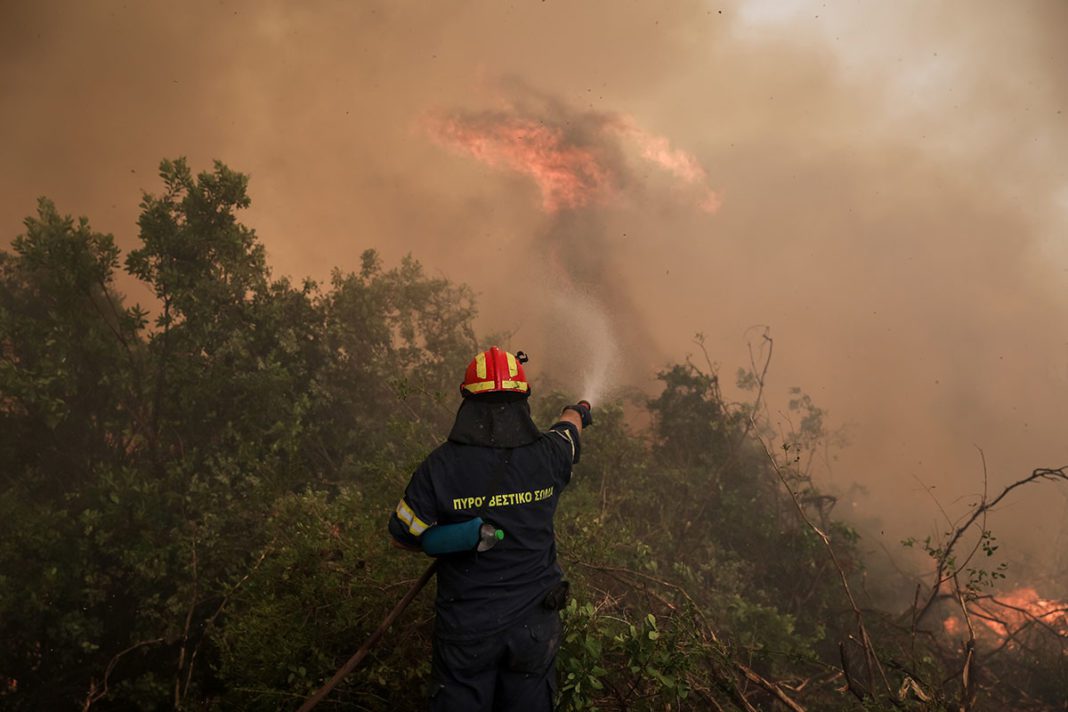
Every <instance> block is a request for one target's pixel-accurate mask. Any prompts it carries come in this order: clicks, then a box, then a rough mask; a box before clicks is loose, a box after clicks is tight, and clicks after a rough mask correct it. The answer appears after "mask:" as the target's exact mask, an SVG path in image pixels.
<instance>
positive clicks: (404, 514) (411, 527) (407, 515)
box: [397, 499, 427, 536]
mask: <svg viewBox="0 0 1068 712" xmlns="http://www.w3.org/2000/svg"><path fill="white" fill-rule="evenodd" d="M397 518H398V519H400V520H401V521H402V522H404V523H405V524H407V525H408V531H409V532H411V533H412V534H413V535H414V536H419V535H420V534H422V533H423V532H425V531H426V530H427V523H426V522H424V521H423V520H422V519H420V518H419V517H417V516H415V512H413V511H412V508H411V507H409V506H408V503H407V502H405V501H404V500H403V499H402V500H401V501H400V503H399V504H397Z"/></svg>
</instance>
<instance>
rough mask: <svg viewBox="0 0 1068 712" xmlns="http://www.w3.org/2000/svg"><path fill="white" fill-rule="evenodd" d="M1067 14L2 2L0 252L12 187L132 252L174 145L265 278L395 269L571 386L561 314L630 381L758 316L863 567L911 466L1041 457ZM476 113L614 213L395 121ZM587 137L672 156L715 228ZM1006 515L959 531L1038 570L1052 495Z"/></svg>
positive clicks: (763, 7)
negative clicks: (465, 303)
mask: <svg viewBox="0 0 1068 712" xmlns="http://www.w3.org/2000/svg"><path fill="white" fill-rule="evenodd" d="M817 5H818V9H817ZM1066 23H1068V6H1066V5H1065V4H1064V3H1061V2H1058V1H1057V0H1048V1H1047V2H1035V3H1029V4H1027V6H1026V7H1021V6H1017V5H1014V4H1004V3H995V2H982V3H974V2H963V1H962V2H954V3H942V4H938V5H930V4H922V5H921V4H913V5H901V4H886V3H878V2H868V3H857V4H851V5H850V7H849V8H848V9H846V8H835V7H826V8H825V7H823V5H822V4H805V3H800V2H797V3H794V2H780V1H775V2H773V1H771V0H754V1H752V2H745V3H732V2H725V3H712V2H701V3H699V2H685V3H669V4H668V3H633V4H631V3H627V4H624V3H618V2H604V3H596V2H591V3H582V4H576V3H557V2H544V3H515V4H510V5H509V4H504V3H493V2H467V3H450V4H439V3H435V4H428V3H414V2H413V3H403V2H389V3H385V2H383V3H377V4H376V3H332V2H331V3H328V2H309V3H301V4H294V3H283V2H252V1H251V0H241V1H238V2H233V1H230V0H227V1H225V2H194V3H181V4H177V5H176V4H162V3H126V4H125V5H124V4H122V3H120V2H104V1H101V2H91V3H60V2H33V3H30V2H6V3H3V4H0V68H2V72H0V96H2V97H3V106H4V111H3V112H2V113H0V134H2V135H3V137H4V140H3V144H2V146H3V147H2V149H0V194H2V195H3V196H4V200H3V201H2V203H0V234H2V235H3V238H4V239H10V238H11V237H13V236H14V235H15V234H16V233H18V232H19V231H20V228H21V226H20V220H21V218H22V217H24V216H25V215H26V214H28V213H29V212H31V211H32V209H33V205H34V202H33V201H34V199H35V198H36V197H37V196H38V195H42V194H44V195H48V196H50V197H52V198H54V199H55V200H56V201H57V203H58V204H59V207H60V209H61V210H63V211H66V212H73V213H77V214H86V215H88V216H89V217H90V219H91V220H92V222H93V224H94V226H95V227H96V228H97V229H102V230H106V231H111V232H113V233H114V234H115V235H116V238H117V239H118V241H119V243H120V245H123V246H124V247H129V246H131V245H132V244H133V243H134V240H135V237H136V227H135V219H136V213H137V205H136V203H137V196H138V191H139V190H148V191H155V190H158V183H157V181H156V180H155V177H154V176H155V167H156V164H157V163H158V161H159V159H160V158H162V157H171V156H176V155H183V154H184V155H187V156H188V157H189V158H190V160H191V162H192V163H193V164H194V165H196V166H205V167H206V166H208V165H209V161H210V160H211V159H213V158H218V159H221V160H223V161H225V162H227V163H228V164H230V165H231V166H232V167H234V168H237V169H239V170H242V171H246V172H249V173H251V174H252V196H253V201H254V207H253V209H252V210H251V211H250V214H249V216H248V220H249V222H250V223H251V224H253V225H254V226H255V227H256V228H257V230H258V232H259V234H260V236H261V238H262V240H263V241H264V243H265V244H266V246H267V248H268V251H269V254H270V257H271V261H272V264H274V265H275V268H276V271H278V272H280V273H286V274H292V275H297V276H301V275H305V274H310V275H312V276H315V277H320V278H321V277H325V276H326V275H327V274H328V272H329V270H330V268H331V267H333V266H335V265H337V266H340V267H342V268H346V267H355V266H356V265H357V264H358V261H357V256H358V254H359V252H360V251H361V250H363V249H365V248H367V247H376V248H378V249H379V250H380V251H381V252H382V253H383V255H384V257H385V258H386V259H387V260H395V259H397V258H399V257H400V256H401V255H403V254H405V253H407V252H412V253H413V254H415V256H417V257H418V258H419V259H421V260H422V261H423V262H424V264H425V265H426V266H427V267H428V268H429V269H430V270H431V271H432V272H435V273H442V274H444V275H446V276H448V277H450V278H453V279H455V280H458V281H465V282H468V283H470V284H471V285H473V286H474V288H475V289H476V290H477V291H478V292H479V293H480V295H481V305H482V312H483V316H482V329H483V331H484V332H491V331H511V332H513V336H512V340H511V342H510V345H511V346H512V347H513V348H526V350H528V351H531V352H532V353H533V354H534V355H535V360H534V361H533V362H532V364H531V366H532V370H535V371H536V370H538V368H543V369H548V368H550V367H551V368H552V374H551V375H552V376H553V378H554V379H555V380H557V381H558V382H560V383H563V384H564V385H567V386H569V387H574V388H576V389H577V388H578V387H579V386H581V382H582V378H581V377H579V376H577V377H576V378H573V379H570V380H569V377H568V375H567V371H566V370H565V369H564V366H565V364H566V365H568V367H569V368H570V369H572V370H574V371H576V372H577V371H580V370H581V368H582V367H581V366H580V365H576V364H583V360H584V358H587V357H588V355H589V354H590V353H591V351H590V348H592V347H590V346H587V345H586V344H584V342H583V340H584V338H587V339H588V338H590V333H591V330H590V329H589V328H584V326H583V321H584V320H585V321H586V322H590V321H594V322H595V321H597V320H598V319H602V320H603V321H604V322H605V323H608V324H609V325H610V327H611V328H610V333H608V334H607V335H606V336H604V338H601V339H599V341H600V342H601V345H602V346H603V345H604V343H613V342H614V344H615V347H616V349H617V353H619V360H618V362H617V364H616V366H617V369H618V373H619V374H621V376H620V377H622V375H628V376H629V377H630V378H631V379H636V380H638V381H639V382H638V384H637V385H639V386H642V387H652V386H653V383H652V379H651V374H652V373H653V371H654V370H655V368H656V367H658V366H662V365H664V364H665V363H666V362H667V361H668V360H669V359H678V358H680V357H682V356H684V355H685V354H686V353H688V352H691V351H693V350H694V347H693V345H692V343H691V341H690V340H691V338H692V335H693V334H694V333H695V332H698V331H700V332H703V333H704V334H705V335H706V336H707V337H708V343H709V346H710V350H711V353H712V355H713V357H714V358H715V359H717V360H718V361H719V362H720V363H721V364H722V368H723V374H724V376H725V378H724V380H729V376H730V374H731V373H732V372H733V370H734V368H736V367H737V366H738V365H742V364H745V363H746V361H747V356H746V347H745V338H746V337H745V334H746V333H747V330H748V329H749V328H750V327H751V326H752V325H754V324H768V325H770V326H771V329H772V332H771V333H772V335H773V337H774V338H775V340H776V342H775V344H776V346H775V351H776V360H775V363H774V364H773V365H772V369H771V377H772V380H771V382H770V384H769V394H770V396H771V397H772V402H773V403H782V402H783V401H784V400H785V393H786V390H787V388H788V387H789V386H793V385H800V386H802V387H803V388H804V389H805V390H806V391H808V392H809V393H811V394H812V395H813V397H814V398H815V400H816V401H817V403H819V404H821V405H822V406H824V407H826V408H827V409H828V410H829V412H830V419H831V424H832V425H833V424H842V425H847V426H848V429H849V432H850V438H851V441H852V445H851V446H850V447H849V448H848V449H847V450H845V451H844V452H842V453H841V455H840V457H839V459H838V460H837V461H835V462H833V463H831V466H830V467H829V468H827V470H826V471H825V472H823V473H822V474H821V475H820V477H821V478H822V481H823V483H824V484H825V485H827V486H830V487H834V488H837V490H838V491H841V492H849V491H850V488H851V487H852V485H854V484H856V483H859V484H860V485H862V486H863V487H864V488H865V489H866V490H867V492H868V494H867V495H861V494H857V495H856V497H847V498H845V500H844V501H843V504H842V505H841V506H842V508H843V509H846V508H849V507H853V511H854V516H856V517H857V518H858V519H860V520H864V521H869V522H874V529H875V532H874V534H875V535H876V536H877V535H878V531H879V530H885V531H886V535H885V539H886V542H887V545H888V546H889V547H891V548H894V547H895V546H896V545H895V544H894V542H895V541H896V539H897V538H899V537H900V536H904V535H908V534H918V535H921V536H922V535H923V534H925V533H927V532H928V531H931V530H937V528H938V527H940V526H944V524H938V520H939V517H940V515H939V514H938V511H937V508H936V507H935V506H934V505H933V504H932V503H931V500H930V498H929V496H928V494H927V493H925V492H924V489H923V487H921V485H920V482H923V483H925V484H927V485H929V486H931V487H933V488H934V489H933V490H932V492H933V494H934V495H935V497H937V498H938V499H939V501H940V502H941V503H942V505H943V506H945V507H946V508H947V509H949V510H950V511H960V508H961V507H963V506H965V505H966V504H967V503H968V502H971V501H974V493H976V492H979V491H981V488H982V468H981V460H980V457H979V454H978V451H977V449H976V447H977V446H978V447H981V448H982V449H983V452H984V453H985V456H986V462H987V467H988V471H989V486H990V488H991V489H992V490H994V489H998V488H999V487H1000V486H1002V485H1003V484H1005V483H1007V482H1009V481H1012V480H1014V479H1016V478H1018V477H1019V476H1022V475H1023V474H1024V473H1025V472H1027V471H1029V470H1030V469H1031V468H1032V467H1035V466H1039V465H1052V466H1058V465H1062V464H1064V462H1063V461H1064V460H1065V454H1066V448H1065V446H1064V443H1065V437H1064V432H1065V428H1064V425H1063V410H1064V404H1065V402H1066V401H1068V327H1066V324H1068V320H1066V318H1065V317H1066V316H1068V296H1066V294H1065V290H1064V285H1065V278H1066V276H1068V249H1066V248H1065V243H1064V237H1065V234H1066V227H1068V217H1066V216H1068V175H1066V164H1065V162H1064V160H1063V157H1064V156H1065V155H1068V151H1066V149H1068V128H1066V123H1065V122H1066V120H1068V80H1066V78H1065V75H1064V72H1063V67H1065V66H1068V45H1066V44H1065V43H1064V42H1063V41H1062V37H1061V34H1062V28H1064V27H1065V26H1066ZM502 101H503V102H505V104H504V105H502ZM494 112H497V113H496V115H498V116H499V115H502V112H504V113H503V115H506V116H512V117H535V118H537V119H540V120H542V121H543V122H547V123H548V125H550V126H559V127H561V128H562V129H563V130H565V131H567V132H569V133H567V136H568V137H569V139H573V141H572V142H573V143H576V144H577V145H585V146H588V147H591V148H596V150H597V151H598V152H599V153H598V156H600V157H601V158H602V159H603V160H604V161H605V162H606V165H608V166H610V168H611V170H612V176H613V178H612V181H610V188H609V190H608V192H609V193H611V194H612V196H614V197H611V198H606V199H605V200H601V201H596V202H594V203H590V204H589V205H583V206H581V209H578V208H579V206H575V207H574V209H572V208H568V209H561V210H557V211H546V209H545V207H546V205H545V202H544V195H543V193H542V191H541V190H540V189H539V185H538V183H537V182H536V181H535V180H532V178H531V176H530V175H529V174H524V173H522V172H518V171H516V170H507V169H506V167H502V166H501V165H496V166H494V165H487V164H486V163H484V162H481V161H479V160H473V159H471V158H470V157H465V156H463V155H458V154H457V153H456V152H455V151H454V150H450V149H449V148H448V147H446V146H443V145H442V144H441V142H440V141H438V140H436V139H435V138H434V137H433V136H431V135H429V134H428V132H427V131H426V127H425V123H424V122H425V121H426V118H427V117H428V116H429V117H433V116H437V117H448V116H453V117H456V116H467V117H471V116H483V117H486V116H492V115H495V114H494ZM598 117H599V118H598ZM606 117H612V119H611V121H610V122H609V123H612V122H615V123H620V122H622V121H623V118H622V117H626V118H627V120H631V121H633V122H634V123H633V125H634V126H637V127H640V129H641V131H644V132H648V135H649V136H662V137H665V138H666V139H667V140H668V141H669V142H670V147H671V150H676V149H677V150H683V151H686V152H688V153H690V154H693V155H694V156H696V159H697V164H695V165H699V166H700V168H701V171H702V172H703V174H704V175H703V176H702V179H701V181H700V184H701V186H704V187H705V188H710V189H712V190H714V191H715V195H716V198H717V204H718V209H717V210H716V211H715V212H714V213H710V212H709V211H707V210H700V209H695V201H694V199H693V198H694V195H696V194H695V193H690V194H685V192H682V193H680V191H679V182H680V178H679V175H680V174H678V173H672V172H670V171H665V170H663V169H662V167H658V166H657V165H655V164H654V163H653V162H651V161H650V160H648V157H647V156H643V151H642V148H641V147H640V146H638V145H636V144H635V143H634V137H633V136H631V137H630V138H628V137H627V136H626V135H625V134H626V132H625V131H623V132H620V131H617V132H616V133H614V134H611V133H606V132H605V131H604V125H605V122H606V121H607V120H608V119H606ZM595 118H596V119H597V121H600V122H601V123H600V124H598V123H597V121H594V119H595ZM620 125H623V124H620ZM561 265H562V266H563V267H564V268H566V270H568V271H566V272H565V273H566V274H567V275H568V276H569V277H568V279H569V280H570V282H571V284H570V285H569V284H567V280H561V279H558V278H554V276H553V275H554V274H555V275H557V276H558V275H559V274H560V269H561ZM568 290H573V291H572V292H569V291H568ZM569 293H573V294H575V295H578V296H577V297H576V298H575V299H569V297H568V294H569ZM561 295H562V296H561ZM131 296H132V297H134V298H139V299H144V298H145V297H144V295H141V294H138V293H137V292H133V293H132V294H131ZM569 303H570V304H573V305H578V307H579V308H576V309H574V310H573V313H587V312H588V313H589V314H592V315H593V316H590V317H589V318H584V317H575V318H577V319H578V321H577V322H576V321H572V322H568V321H567V320H566V319H565V318H564V317H562V316H560V315H561V314H567V313H568V312H567V306H566V305H567V304H569ZM561 304H562V305H564V306H560V305H561ZM583 310H585V312H584V311H583ZM598 315H600V316H598ZM594 331H595V330H594ZM749 333H752V332H749ZM548 354H554V355H552V356H550V355H548ZM539 355H544V357H543V358H541V359H540V364H541V365H540V366H539V358H538V357H539ZM637 374H644V375H637ZM642 379H644V380H642ZM854 500H855V505H853V504H852V502H853V501H854ZM1014 502H1015V504H1013V505H1011V506H1010V507H1008V508H1007V509H1006V510H1005V511H1004V512H1002V513H1001V514H1000V515H998V516H997V517H996V518H995V519H994V520H992V521H991V522H990V525H991V526H992V527H994V528H995V529H996V530H997V531H998V533H1000V534H1002V539H1003V541H1007V543H1008V545H1009V546H1011V545H1014V544H1016V545H1019V546H1026V550H1027V551H1028V552H1029V553H1030V555H1031V557H1032V560H1031V562H1030V564H1032V568H1031V569H1030V575H1034V571H1044V572H1046V573H1052V571H1053V570H1055V569H1056V568H1057V567H1058V566H1059V567H1061V569H1060V570H1061V572H1062V573H1063V570H1064V568H1065V567H1068V560H1063V559H1062V560H1060V561H1057V560H1056V556H1055V553H1051V552H1055V550H1054V549H1052V548H1051V542H1054V541H1056V540H1057V538H1058V537H1061V539H1060V541H1061V542H1062V544H1068V532H1065V531H1064V524H1063V519H1064V516H1065V513H1066V509H1068V499H1065V498H1064V497H1063V496H1062V495H1061V494H1060V493H1058V492H1057V491H1056V490H1055V489H1052V488H1051V489H1050V490H1043V491H1037V490H1036V491H1035V492H1034V493H1025V494H1024V495H1023V496H1021V497H1020V498H1017V499H1016V500H1014ZM873 541H874V539H873ZM1006 548H1008V547H1006ZM1061 548H1062V549H1065V548H1068V547H1064V546H1062V547H1061ZM1019 570H1021V571H1023V569H1019ZM1063 593H1064V592H1063V591H1062V592H1060V594H1063ZM1058 595H1059V594H1058Z"/></svg>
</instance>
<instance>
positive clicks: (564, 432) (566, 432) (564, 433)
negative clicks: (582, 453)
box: [553, 429, 575, 460]
mask: <svg viewBox="0 0 1068 712" xmlns="http://www.w3.org/2000/svg"><path fill="white" fill-rule="evenodd" d="M553 432H554V433H556V434H557V435H559V436H560V437H562V438H563V439H564V440H567V444H568V445H570V446H571V459H572V460H574V459H575V441H574V440H572V439H571V431H570V430H567V429H564V430H554V431H553Z"/></svg>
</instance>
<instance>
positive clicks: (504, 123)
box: [428, 115, 615, 213]
mask: <svg viewBox="0 0 1068 712" xmlns="http://www.w3.org/2000/svg"><path fill="white" fill-rule="evenodd" d="M428 128H429V130H430V133H431V135H432V136H434V137H435V138H437V139H438V140H439V141H441V142H442V143H443V144H445V145H447V146H450V147H452V148H455V149H458V150H460V151H463V152H466V153H468V154H470V155H471V156H473V157H474V158H477V159H478V160H480V161H482V162H484V163H487V164H489V165H491V166H501V165H503V166H504V167H505V168H509V169H511V170H514V171H516V172H518V173H523V174H526V175H528V176H530V177H531V178H533V179H534V182H535V183H536V184H537V186H538V188H539V189H540V190H541V203H542V207H543V208H544V209H545V210H546V211H547V212H550V213H552V212H556V211H557V210H560V209H562V208H580V207H583V206H585V205H588V204H589V203H591V202H593V201H594V200H595V199H596V198H598V197H600V196H602V195H605V194H608V193H609V192H611V190H612V188H613V186H614V184H615V177H614V176H613V175H612V173H611V171H609V169H608V168H607V167H606V166H605V165H603V163H602V161H601V160H600V159H599V158H598V156H597V154H596V153H595V152H594V150H593V149H592V148H590V147H584V146H576V145H569V144H568V143H567V141H566V140H565V136H564V132H563V131H562V130H560V129H559V128H556V127H552V126H546V125H545V124H544V123H541V122H538V121H534V120H532V119H528V118H524V117H520V116H510V115H497V116H495V117H482V119H464V118H461V117H456V116H452V117H446V118H442V119H437V120H432V121H430V122H428Z"/></svg>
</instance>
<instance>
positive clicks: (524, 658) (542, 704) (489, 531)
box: [389, 346, 592, 712]
mask: <svg viewBox="0 0 1068 712" xmlns="http://www.w3.org/2000/svg"><path fill="white" fill-rule="evenodd" d="M525 360H526V357H525V356H524V355H523V352H521V351H520V352H518V354H515V355H513V354H511V353H508V352H507V351H502V350H501V349H499V348H497V347H496V346H494V347H492V348H490V349H489V350H488V351H484V352H482V353H479V354H478V355H476V356H475V358H474V359H473V360H472V361H471V363H470V365H469V366H468V367H467V371H466V373H465V376H464V381H463V384H462V385H461V386H460V391H461V394H462V395H463V400H462V402H461V403H460V408H459V410H458V411H457V414H456V421H455V423H454V425H453V427H452V431H451V432H450V433H449V437H448V440H447V441H446V442H445V443H444V444H442V445H441V446H439V447H438V448H437V449H436V450H434V451H433V452H432V453H431V454H430V455H429V456H428V457H427V458H426V460H424V461H423V462H422V463H421V464H420V465H419V467H418V468H417V469H416V471H415V473H414V474H413V475H412V478H411V481H410V482H409V483H408V487H407V489H405V491H404V497H403V499H401V501H400V503H399V504H398V505H397V509H396V511H395V512H394V513H393V515H392V516H391V517H390V520H389V532H390V534H391V535H392V537H393V540H394V542H395V543H396V544H397V545H398V546H400V547H402V548H405V549H410V550H421V551H424V552H426V553H428V554H430V555H432V556H437V557H439V561H438V567H437V577H438V587H437V588H438V590H437V599H436V601H435V608H436V612H437V616H436V620H435V628H434V644H433V654H432V655H433V657H432V663H431V690H430V709H431V710H432V711H433V712H438V711H442V712H444V711H449V712H456V711H463V712H478V711H480V710H484V711H485V712H490V711H491V710H501V711H503V710H509V711H510V712H511V711H516V712H523V711H526V710H529V711H531V712H534V711H537V712H548V711H549V710H551V709H552V705H553V698H554V695H555V693H556V653H557V651H558V650H559V647H560V637H561V623H560V616H559V610H560V609H561V608H563V607H564V605H565V604H566V602H567V581H565V580H564V578H563V572H562V571H561V569H560V565H559V564H558V563H557V560H556V541H555V537H554V532H553V515H554V514H555V513H556V505H557V501H558V499H559V497H560V492H561V491H562V490H563V489H564V487H566V486H567V484H568V482H569V481H570V479H571V466H572V464H573V463H576V462H578V459H579V450H580V440H579V438H580V435H581V433H582V429H583V428H584V427H588V426H589V425H590V424H591V422H592V416H591V412H590V404H589V403H588V402H586V401H579V402H578V403H576V404H575V405H569V406H566V407H565V408H564V409H563V411H562V412H561V414H560V416H559V420H558V422H556V423H555V424H554V425H553V426H552V427H551V428H550V429H549V430H548V432H544V433H543V432H541V431H539V430H538V428H537V427H536V426H535V425H534V422H533V421H532V420H531V417H530V405H529V403H528V398H529V397H530V386H529V384H528V383H527V379H526V375H525V373H524V370H523V362H524V361H525Z"/></svg>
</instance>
